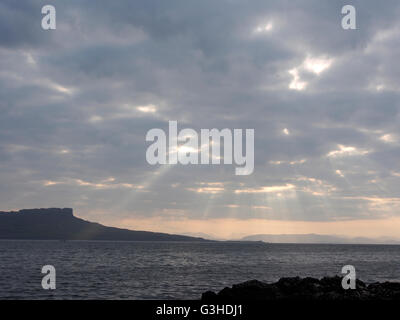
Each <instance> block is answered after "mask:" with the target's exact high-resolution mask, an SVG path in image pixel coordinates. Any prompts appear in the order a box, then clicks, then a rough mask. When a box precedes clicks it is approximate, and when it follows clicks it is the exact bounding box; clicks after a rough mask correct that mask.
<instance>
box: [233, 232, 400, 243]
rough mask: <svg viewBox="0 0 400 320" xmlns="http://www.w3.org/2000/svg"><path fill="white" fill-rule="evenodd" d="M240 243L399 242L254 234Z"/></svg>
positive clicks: (377, 239)
mask: <svg viewBox="0 0 400 320" xmlns="http://www.w3.org/2000/svg"><path fill="white" fill-rule="evenodd" d="M240 240H242V241H264V242H269V243H332V244H345V243H348V244H400V241H399V240H396V239H390V238H364V237H357V238H350V237H349V238H347V237H340V236H336V235H321V234H313V233H310V234H255V235H251V236H246V237H244V238H242V239H240Z"/></svg>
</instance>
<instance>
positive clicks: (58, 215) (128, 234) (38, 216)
mask: <svg viewBox="0 0 400 320" xmlns="http://www.w3.org/2000/svg"><path fill="white" fill-rule="evenodd" d="M0 239H26V240H115V241H208V240H205V239H203V238H198V237H189V236H181V235H174V234H167V233H157V232H147V231H133V230H127V229H119V228H113V227H106V226H103V225H101V224H98V223H93V222H89V221H86V220H83V219H80V218H77V217H75V216H74V215H73V210H72V209H70V208H64V209H59V208H49V209H25V210H20V211H12V212H2V211H0Z"/></svg>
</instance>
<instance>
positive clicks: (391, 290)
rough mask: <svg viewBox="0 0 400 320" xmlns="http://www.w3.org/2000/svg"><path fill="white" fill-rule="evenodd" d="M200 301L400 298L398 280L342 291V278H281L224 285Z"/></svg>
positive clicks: (361, 285) (362, 284) (208, 293)
mask: <svg viewBox="0 0 400 320" xmlns="http://www.w3.org/2000/svg"><path fill="white" fill-rule="evenodd" d="M201 300H202V301H204V302H216V301H268V300H318V301H320V300H325V301H332V300H335V301H337V300H400V282H377V283H371V284H366V283H364V282H362V281H360V280H357V281H356V289H354V290H352V289H348V290H344V289H343V288H342V278H341V277H339V276H335V277H324V278H322V279H316V278H311V277H307V278H300V277H293V278H281V279H280V280H279V281H277V282H275V283H265V282H261V281H258V280H250V281H246V282H243V283H240V284H235V285H233V286H232V288H228V287H226V288H224V289H222V290H221V291H220V292H218V293H215V292H212V291H207V292H204V293H203V294H202V296H201Z"/></svg>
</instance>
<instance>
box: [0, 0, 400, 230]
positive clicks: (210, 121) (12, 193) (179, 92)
mask: <svg viewBox="0 0 400 320" xmlns="http://www.w3.org/2000/svg"><path fill="white" fill-rule="evenodd" d="M49 3H51V4H52V5H54V7H55V8H56V18H57V20H56V21H57V27H56V30H43V29H42V27H41V19H42V17H43V15H42V14H41V8H42V6H44V5H46V4H49ZM346 4H349V3H348V2H347V1H346V2H345V1H328V0H324V1H321V0H307V1H288V0H279V1H265V0H262V1H258V0H255V1H239V0H219V1H215V0H202V1H187V0H185V1H184V0H171V1H163V0H158V1H157V0H148V1H122V0H118V1H106V0H96V1H87V0H79V1H77V0H69V1H38V0H37V1H29V0H21V1H15V0H3V1H1V2H0V30H1V32H0V98H1V99H0V111H1V113H0V181H1V184H0V203H1V207H0V210H3V211H5V210H18V209H22V208H35V207H72V208H74V212H75V215H76V216H79V217H81V218H84V219H88V220H91V221H96V222H100V223H103V224H107V225H111V226H116V227H124V228H129V229H136V230H151V231H162V232H169V233H205V234H209V235H212V236H216V237H224V238H237V237H240V236H245V235H249V234H257V233H273V234H279V233H320V234H339V235H347V236H374V237H379V236H391V237H397V236H398V237H400V234H399V231H398V230H400V211H399V209H400V162H399V158H400V148H399V146H400V127H399V120H400V114H399V101H400V100H399V94H400V86H399V84H400V83H399V79H400V78H399V75H400V64H399V63H398V58H399V56H400V21H399V19H398V17H399V14H400V2H398V1H391V0H388V1H385V2H384V3H380V2H379V1H355V0H354V1H352V2H351V4H352V5H353V6H354V7H355V8H356V24H357V29H356V30H344V29H343V28H342V25H341V19H342V17H343V15H342V14H341V8H342V6H343V5H346ZM173 120H176V121H177V122H178V128H179V130H180V129H184V128H192V129H194V130H196V131H200V130H201V129H212V128H217V129H223V128H230V129H236V128H239V129H254V130H255V165H254V172H253V174H251V175H242V176H238V175H235V171H234V168H235V165H187V166H184V165H180V164H177V165H150V164H148V163H147V162H146V150H147V148H148V147H149V145H150V143H149V142H147V141H146V140H145V137H146V133H147V132H148V131H149V130H150V129H152V128H161V129H163V130H165V131H168V121H173Z"/></svg>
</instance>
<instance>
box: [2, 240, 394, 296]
mask: <svg viewBox="0 0 400 320" xmlns="http://www.w3.org/2000/svg"><path fill="white" fill-rule="evenodd" d="M45 265H52V266H54V268H55V270H56V289H55V290H44V289H43V288H42V278H43V277H44V276H46V275H45V274H42V272H41V271H42V267H43V266H45ZM345 265H353V266H354V267H355V269H356V275H357V278H358V279H360V280H362V281H364V282H367V283H372V282H376V281H400V246H397V245H342V244H341V245H334V244H332V245H330V244H270V243H261V242H103V241H6V240H4V241H0V299H145V300H147V299H157V300H158V299H165V300H169V299H200V297H201V294H202V293H203V292H205V291H208V290H212V291H219V290H221V289H223V288H224V287H227V286H229V287H230V286H232V285H233V284H236V283H240V282H244V281H247V280H252V279H257V280H260V281H265V282H274V281H277V280H278V279H279V278H281V277H294V276H301V277H306V276H309V277H315V278H322V277H324V276H334V275H342V274H341V271H342V267H343V266H345Z"/></svg>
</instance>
